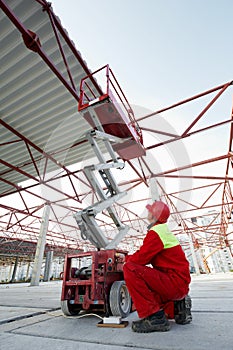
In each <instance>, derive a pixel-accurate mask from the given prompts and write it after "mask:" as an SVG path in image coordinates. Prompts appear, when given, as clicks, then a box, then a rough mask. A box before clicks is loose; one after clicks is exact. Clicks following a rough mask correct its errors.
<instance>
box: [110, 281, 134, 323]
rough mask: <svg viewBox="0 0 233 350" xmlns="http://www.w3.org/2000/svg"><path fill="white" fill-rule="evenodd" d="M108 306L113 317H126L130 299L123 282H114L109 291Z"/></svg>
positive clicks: (129, 308)
mask: <svg viewBox="0 0 233 350" xmlns="http://www.w3.org/2000/svg"><path fill="white" fill-rule="evenodd" d="M109 304H110V309H111V312H112V314H113V316H121V317H123V318H124V317H127V316H128V315H129V313H130V310H131V304H132V302H131V297H130V295H129V291H128V288H127V287H126V284H125V281H115V282H114V283H113V284H112V286H111V289H110V295H109Z"/></svg>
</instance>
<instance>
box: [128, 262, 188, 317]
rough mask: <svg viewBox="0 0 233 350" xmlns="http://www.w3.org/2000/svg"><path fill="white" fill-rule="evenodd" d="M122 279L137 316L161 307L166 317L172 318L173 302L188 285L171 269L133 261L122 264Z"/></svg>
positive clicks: (181, 294)
mask: <svg viewBox="0 0 233 350" xmlns="http://www.w3.org/2000/svg"><path fill="white" fill-rule="evenodd" d="M124 279H125V282H126V285H127V288H128V290H129V293H130V295H131V298H132V300H133V303H134V306H135V308H136V310H137V313H138V316H139V318H145V317H147V316H149V315H151V314H153V313H155V312H157V311H159V310H161V309H163V310H164V312H165V314H166V315H167V317H168V318H174V302H173V300H179V299H182V298H184V297H185V295H186V294H187V293H188V286H187V285H186V284H185V283H184V282H183V281H182V279H180V278H179V277H178V276H177V275H175V274H174V272H173V271H171V270H168V271H167V272H162V271H160V270H157V269H156V268H152V267H148V266H142V265H138V264H135V263H133V262H130V261H129V262H126V263H125V265H124Z"/></svg>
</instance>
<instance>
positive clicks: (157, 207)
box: [146, 201, 170, 223]
mask: <svg viewBox="0 0 233 350" xmlns="http://www.w3.org/2000/svg"><path fill="white" fill-rule="evenodd" d="M146 209H148V211H149V212H150V213H151V214H152V215H153V217H154V218H155V219H156V220H157V221H159V222H161V223H165V222H167V219H168V218H169V216H170V210H169V208H168V206H167V204H165V203H163V202H161V201H155V202H154V203H152V204H147V205H146Z"/></svg>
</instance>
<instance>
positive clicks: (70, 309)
mask: <svg viewBox="0 0 233 350" xmlns="http://www.w3.org/2000/svg"><path fill="white" fill-rule="evenodd" d="M61 310H62V312H63V314H64V315H66V316H75V315H78V314H79V312H80V310H81V308H80V307H79V306H78V305H74V304H70V303H69V300H62V301H61Z"/></svg>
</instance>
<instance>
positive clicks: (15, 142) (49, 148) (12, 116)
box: [0, 0, 95, 194]
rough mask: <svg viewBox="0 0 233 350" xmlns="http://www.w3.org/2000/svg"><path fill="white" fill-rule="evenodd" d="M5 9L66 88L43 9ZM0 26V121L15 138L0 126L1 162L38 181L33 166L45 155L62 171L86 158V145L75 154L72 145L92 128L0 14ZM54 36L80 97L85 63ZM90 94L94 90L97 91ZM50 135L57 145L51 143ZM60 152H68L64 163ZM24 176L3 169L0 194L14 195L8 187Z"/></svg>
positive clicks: (28, 1)
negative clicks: (59, 164) (35, 37)
mask: <svg viewBox="0 0 233 350" xmlns="http://www.w3.org/2000/svg"><path fill="white" fill-rule="evenodd" d="M5 3H6V4H7V5H8V6H9V8H10V9H11V10H12V11H13V12H14V14H15V16H17V17H18V18H19V20H20V21H21V22H22V24H23V25H24V26H25V27H26V28H28V29H30V30H31V31H33V32H35V33H37V35H38V36H39V40H40V43H41V45H42V49H43V51H44V52H45V53H46V55H47V56H48V58H49V59H50V60H51V62H53V64H54V66H55V67H56V68H57V69H58V70H59V72H60V73H61V74H62V75H63V77H64V78H65V79H66V80H67V81H68V82H69V76H68V73H67V69H66V67H65V63H64V60H63V58H62V55H61V52H60V49H59V47H58V42H57V40H56V38H55V34H54V30H53V28H52V25H51V22H50V19H49V16H48V14H47V12H46V11H43V7H42V6H41V5H40V4H39V3H37V2H36V1H32V0H22V1H18V0H17V1H6V2H5ZM0 22H1V31H0V41H1V58H0V81H1V110H0V116H1V119H2V121H3V122H4V123H6V124H7V125H9V126H10V127H11V128H12V129H14V130H15V132H16V133H15V134H14V132H12V130H9V129H7V128H6V127H5V126H3V125H1V126H0V133H1V144H2V146H1V154H3V155H4V157H3V159H4V161H5V162H7V163H9V164H14V165H15V167H19V168H21V169H22V170H23V172H25V173H27V174H30V175H31V176H38V174H37V171H36V168H35V165H34V163H35V162H36V163H37V167H38V168H40V160H41V159H42V158H43V152H44V151H45V152H48V153H49V154H52V155H53V158H54V159H55V160H59V161H62V163H63V164H64V165H66V166H67V165H70V164H74V163H76V162H79V161H80V160H82V159H83V157H84V155H85V154H86V153H87V152H89V148H88V149H87V146H86V145H85V143H84V144H82V145H80V146H79V152H77V151H76V150H75V149H74V150H72V147H71V146H72V144H71V143H75V142H76V141H77V140H78V138H79V137H80V136H81V135H82V134H83V133H84V132H85V131H87V130H89V129H90V126H89V125H88V123H87V122H86V121H85V120H84V119H83V118H82V117H81V116H80V114H79V113H78V110H77V104H78V101H77V100H75V99H74V97H73V96H72V95H71V94H70V92H69V91H68V90H67V88H66V87H65V86H64V85H63V84H62V82H61V81H60V80H59V79H58V78H57V76H56V75H55V74H54V72H53V71H52V70H51V69H50V68H49V67H48V65H47V64H46V63H45V62H44V61H43V60H42V59H41V57H40V56H39V55H38V54H37V53H36V52H33V51H31V50H29V49H28V48H27V47H26V46H25V44H24V41H23V39H22V35H21V33H20V32H19V30H18V29H17V28H16V27H15V26H14V24H13V23H12V22H11V20H10V19H9V18H8V17H7V16H6V14H5V13H3V12H2V11H1V12H0ZM58 35H59V39H60V43H61V45H62V49H63V51H64V54H65V57H66V60H67V62H68V64H69V70H70V73H71V76H72V78H73V81H74V84H75V88H76V90H77V95H78V90H79V84H80V80H81V78H82V77H84V76H86V75H87V72H88V67H87V66H86V69H85V70H84V68H83V65H86V63H85V62H84V61H83V60H82V58H81V55H80V53H79V55H80V59H81V63H82V64H81V63H80V62H79V61H78V60H77V58H76V57H75V55H74V54H73V52H72V51H71V49H70V48H69V47H68V45H67V43H66V42H65V40H64V38H63V37H62V36H61V34H59V33H58ZM92 88H93V90H95V87H92ZM54 133H56V140H55V139H54V138H53V134H54ZM28 141H29V142H28ZM34 145H36V147H34ZM28 147H29V149H30V152H29V151H28ZM64 149H69V152H68V154H66V155H65V157H64ZM61 150H63V154H62V155H61V154H60V151H61ZM54 152H56V154H55V153H54ZM30 153H31V154H30ZM57 168H58V167H57V165H56V164H55V162H53V161H49V164H48V169H47V170H48V171H51V170H55V169H57ZM23 172H21V173H20V172H16V171H14V169H9V167H8V166H7V165H6V164H5V165H4V164H2V163H1V164H0V173H1V177H2V178H3V179H5V180H7V182H3V181H1V182H0V193H5V194H6V193H7V192H11V191H12V186H11V185H10V184H9V182H10V183H14V184H17V183H20V182H22V181H25V180H27V179H28V177H27V176H26V175H24V173H23Z"/></svg>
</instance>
